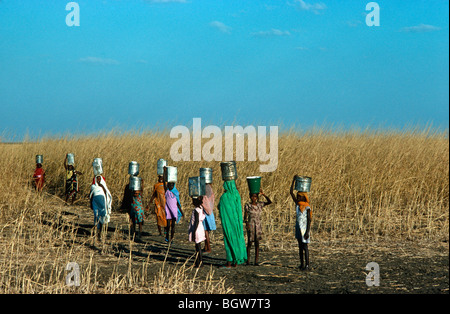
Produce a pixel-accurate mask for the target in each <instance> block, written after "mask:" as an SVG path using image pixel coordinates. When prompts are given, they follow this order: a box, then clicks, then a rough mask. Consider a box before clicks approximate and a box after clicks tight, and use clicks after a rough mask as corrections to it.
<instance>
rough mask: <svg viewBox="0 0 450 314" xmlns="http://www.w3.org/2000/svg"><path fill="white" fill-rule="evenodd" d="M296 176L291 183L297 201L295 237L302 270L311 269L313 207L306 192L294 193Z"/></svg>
mask: <svg viewBox="0 0 450 314" xmlns="http://www.w3.org/2000/svg"><path fill="white" fill-rule="evenodd" d="M294 184H295V177H294V180H293V181H292V185H291V196H292V200H293V201H294V203H295V213H296V219H295V238H296V239H297V241H298V249H299V256H300V266H299V268H300V269H301V270H308V269H309V250H308V243H309V242H310V230H311V217H312V216H311V207H310V205H309V197H308V193H306V192H297V195H295V194H294V192H293V190H294ZM303 259H304V261H303Z"/></svg>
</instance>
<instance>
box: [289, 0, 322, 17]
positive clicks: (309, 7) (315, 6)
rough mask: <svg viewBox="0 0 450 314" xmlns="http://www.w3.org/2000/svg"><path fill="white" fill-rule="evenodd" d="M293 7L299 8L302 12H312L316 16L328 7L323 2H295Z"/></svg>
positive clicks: (299, 0) (296, 0) (298, 0)
mask: <svg viewBox="0 0 450 314" xmlns="http://www.w3.org/2000/svg"><path fill="white" fill-rule="evenodd" d="M293 5H294V6H295V7H297V8H299V9H300V10H303V11H311V12H314V13H315V14H319V13H320V11H323V10H326V8H327V6H326V5H325V4H324V3H322V2H320V3H319V2H317V3H307V2H305V1H303V0H294V4H293Z"/></svg>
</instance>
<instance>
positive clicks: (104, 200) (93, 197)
mask: <svg viewBox="0 0 450 314" xmlns="http://www.w3.org/2000/svg"><path fill="white" fill-rule="evenodd" d="M89 199H90V203H91V208H92V210H93V211H94V225H97V229H98V238H99V239H100V234H101V231H102V226H103V225H106V224H107V223H108V222H109V218H110V215H111V203H112V197H111V193H110V192H109V190H108V187H107V186H106V182H105V180H104V178H103V177H102V176H96V177H95V178H94V184H92V185H91V193H90V194H89Z"/></svg>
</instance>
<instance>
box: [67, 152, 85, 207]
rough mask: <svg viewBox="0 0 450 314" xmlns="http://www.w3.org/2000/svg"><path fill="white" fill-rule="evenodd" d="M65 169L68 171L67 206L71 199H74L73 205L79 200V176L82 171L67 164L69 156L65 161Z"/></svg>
mask: <svg viewBox="0 0 450 314" xmlns="http://www.w3.org/2000/svg"><path fill="white" fill-rule="evenodd" d="M64 169H66V189H65V194H66V204H67V201H68V200H69V198H72V205H73V203H74V201H75V199H76V198H77V193H78V177H77V176H78V175H79V174H81V175H82V173H81V171H77V170H75V167H74V165H73V164H69V163H68V162H67V155H66V158H65V159H64Z"/></svg>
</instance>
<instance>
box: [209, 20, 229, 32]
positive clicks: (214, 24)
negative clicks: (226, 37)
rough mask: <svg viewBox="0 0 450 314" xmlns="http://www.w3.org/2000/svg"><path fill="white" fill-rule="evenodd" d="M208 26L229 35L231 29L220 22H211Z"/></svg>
mask: <svg viewBox="0 0 450 314" xmlns="http://www.w3.org/2000/svg"><path fill="white" fill-rule="evenodd" d="M209 25H210V26H212V27H214V28H217V29H218V30H219V31H221V32H222V33H226V34H231V30H232V28H231V27H230V26H227V25H225V24H223V23H222V22H219V21H212V22H211V23H209Z"/></svg>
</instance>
